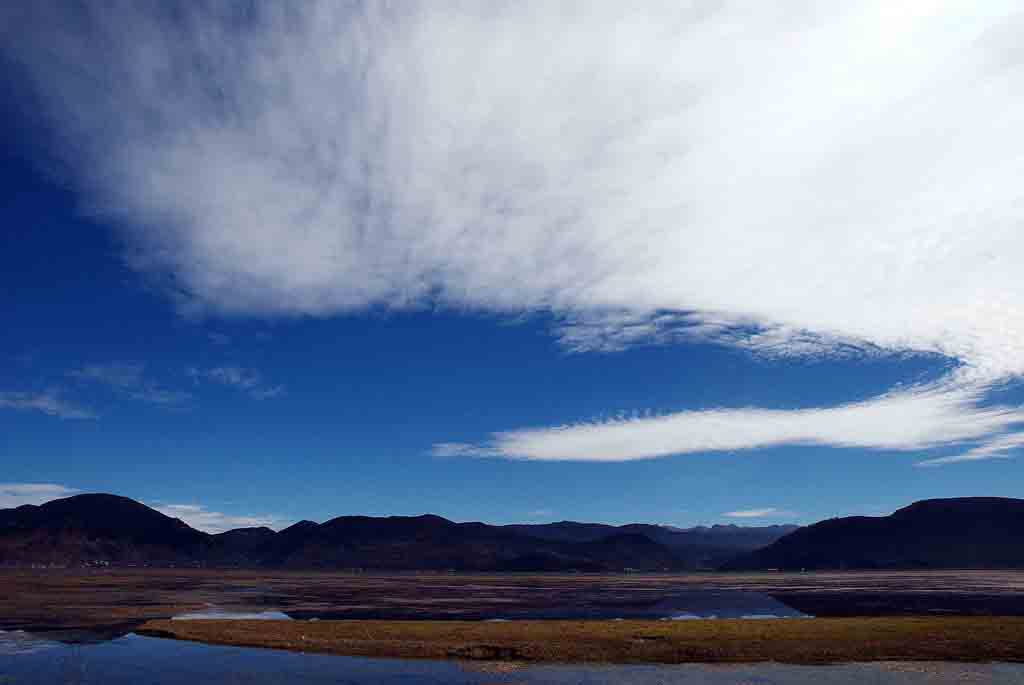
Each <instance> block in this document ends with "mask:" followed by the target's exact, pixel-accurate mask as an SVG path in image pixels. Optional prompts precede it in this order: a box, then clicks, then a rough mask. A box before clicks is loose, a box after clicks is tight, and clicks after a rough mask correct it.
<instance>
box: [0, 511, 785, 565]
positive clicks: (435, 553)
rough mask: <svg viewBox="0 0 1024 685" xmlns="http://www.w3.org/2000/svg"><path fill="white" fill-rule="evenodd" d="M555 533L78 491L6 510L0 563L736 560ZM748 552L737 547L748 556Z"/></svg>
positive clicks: (708, 543)
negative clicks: (229, 522)
mask: <svg viewBox="0 0 1024 685" xmlns="http://www.w3.org/2000/svg"><path fill="white" fill-rule="evenodd" d="M559 526H560V524H553V525H552V526H492V525H487V524H483V523H455V522H453V521H449V520H447V519H444V518H441V517H440V516H433V515H424V516H390V517H369V516H342V517H338V518H335V519H331V520H329V521H327V522H325V523H315V522H312V521H301V522H299V523H296V524H294V525H292V526H289V527H288V528H286V529H284V530H282V531H280V532H275V531H273V530H271V529H269V528H241V529H237V530H231V531H228V532H225V533H220V534H217V535H210V534H207V533H203V532H200V531H197V530H194V529H192V528H190V527H189V526H188V525H186V524H185V523H184V522H182V521H180V520H178V519H175V518H171V517H169V516H165V515H164V514H161V513H160V512H158V511H155V510H153V509H151V508H149V507H147V506H145V505H144V504H141V503H139V502H136V501H134V500H131V499H128V498H125V497H118V496H115V495H103V494H96V495H76V496H74V497H68V498H65V499H60V500H54V501H52V502H49V503H47V504H43V505H41V506H31V505H29V506H22V507H18V508H15V509H7V510H0V566H26V565H47V566H83V565H100V566H106V565H114V566H119V565H120V566H170V565H175V566H177V565H186V566H230V567H252V568H294V569H300V568H306V569H308V568H323V569H365V570H380V571H404V570H459V571H593V572H601V571H607V572H614V571H624V570H637V571H680V570H689V569H695V568H708V567H709V564H713V563H717V561H719V560H721V559H725V558H729V557H730V556H732V555H734V554H735V553H736V549H733V548H729V546H728V545H727V544H725V543H724V542H723V541H719V540H711V539H708V538H707V534H706V533H704V532H702V533H699V534H697V533H694V534H690V533H686V532H680V531H675V530H672V529H669V528H665V527H661V526H651V525H646V524H633V525H628V526H618V527H617V526H607V525H602V524H571V526H570V527H576V526H579V527H581V528H582V529H586V530H587V531H589V532H588V534H586V535H571V534H564V533H561V532H559V531H560V528H559ZM723 528H729V529H732V528H734V527H731V526H730V527H723ZM735 533H736V531H730V534H731V535H734V534H735ZM763 534H764V533H762V532H757V533H754V534H753V535H754V536H755V538H757V536H759V535H763ZM780 534H781V533H780ZM694 535H697V536H698V537H694ZM701 536H702V537H701ZM712 537H713V536H712ZM776 537H777V535H776ZM702 540H703V542H702ZM743 544H747V543H740V547H739V548H738V549H740V550H742V551H745V550H746V549H749V547H746V548H744V547H743Z"/></svg>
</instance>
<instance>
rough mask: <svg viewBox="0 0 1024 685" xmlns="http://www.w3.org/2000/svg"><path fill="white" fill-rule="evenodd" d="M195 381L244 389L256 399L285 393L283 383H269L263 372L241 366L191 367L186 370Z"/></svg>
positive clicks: (270, 397) (269, 397)
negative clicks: (265, 379)
mask: <svg viewBox="0 0 1024 685" xmlns="http://www.w3.org/2000/svg"><path fill="white" fill-rule="evenodd" d="M185 373H186V375H187V376H189V377H190V378H192V380H193V381H195V382H197V383H198V382H199V381H200V380H207V381H211V382H214V383H218V384H220V385H226V386H229V387H232V388H237V389H239V390H242V391H244V392H245V393H247V394H248V395H249V396H250V397H252V398H253V399H256V400H268V399H272V398H274V397H279V396H280V395H283V394H284V386H283V385H267V384H266V383H265V382H264V379H263V374H262V373H260V372H259V371H256V370H255V369H245V368H242V367H240V366H217V367H214V368H211V369H200V368H198V367H194V366H192V367H189V368H188V369H186V370H185Z"/></svg>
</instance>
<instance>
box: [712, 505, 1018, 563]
mask: <svg viewBox="0 0 1024 685" xmlns="http://www.w3.org/2000/svg"><path fill="white" fill-rule="evenodd" d="M1022 539H1024V500H1021V499H1013V498H1009V497H957V498H946V499H928V500H920V501H917V502H914V503H912V504H909V505H907V506H905V507H902V508H900V509H897V510H896V511H895V512H893V513H892V514H890V515H888V516H847V517H839V518H831V519H827V520H824V521H819V522H818V523H815V524H813V525H810V526H806V527H804V528H801V529H799V530H797V531H794V532H793V533H791V534H789V535H786V536H784V537H782V538H780V539H778V540H776V541H775V542H773V543H772V544H770V545H767V546H766V547H764V548H761V549H759V550H754V551H751V552H748V553H746V554H743V555H740V556H738V557H737V558H736V559H734V560H732V561H730V562H727V563H726V564H724V566H723V567H724V569H725V570H735V571H748V570H766V569H779V570H804V569H806V570H832V569H906V568H936V569H940V568H993V569H996V568H1024V546H1022V545H1021V544H1020V540H1022Z"/></svg>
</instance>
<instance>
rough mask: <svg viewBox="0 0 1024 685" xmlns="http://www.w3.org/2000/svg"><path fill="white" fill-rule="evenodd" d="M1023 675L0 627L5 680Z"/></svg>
mask: <svg viewBox="0 0 1024 685" xmlns="http://www.w3.org/2000/svg"><path fill="white" fill-rule="evenodd" d="M963 681H968V682H984V683H994V684H996V685H1001V684H1003V683H1006V684H1009V683H1020V682H1024V665H1021V664H918V663H895V664H893V663H883V664H847V665H841V666H786V665H781V664H749V665H739V666H707V665H700V664H688V665H682V666H657V665H649V666H637V665H622V666H614V665H593V666H575V665H554V666H522V665H516V664H507V663H500V664H479V663H473V664H464V663H458V662H451V661H411V660H400V659H363V658H355V657H332V656H323V655H308V654H297V653H290V652H281V651H275V650H269V649H247V648H238V647H217V646H208V645H201V644H195V643H188V642H176V641H174V640H161V639H157V638H147V637H141V636H138V635H134V634H131V635H127V636H125V637H121V638H118V639H115V640H112V641H109V642H106V643H101V644H85V645H82V644H79V645H68V644H64V643H61V642H55V641H49V640H45V639H40V638H37V637H34V636H29V635H27V634H22V633H17V632H8V633H2V632H0V683H12V684H17V685H43V684H45V685H55V684H60V683H76V684H78V685H128V684H131V685H138V684H139V683H147V684H150V685H194V684H195V683H204V684H209V685H238V684H240V683H245V684H247V685H272V684H273V685H277V684H283V683H308V684H310V685H321V684H323V685H327V684H328V683H331V684H332V685H338V684H340V683H378V684H381V685H408V684H411V683H416V684H425V685H432V684H434V683H437V684H440V683H453V684H455V685H487V684H490V685H562V684H569V683H587V684H588V685H606V684H607V685H612V684H613V683H615V684H619V683H626V684H633V685H654V684H655V683H660V684H666V683H701V684H707V685H735V684H739V683H759V684H762V685H774V684H776V683H779V684H781V683H787V684H789V683H792V684H795V685H812V684H815V685H817V684H819V683H820V684H824V685H853V684H859V683H865V682H868V683H877V684H878V685H889V684H890V683H892V684H896V683H900V684H904V683H907V684H909V685H918V684H921V685H926V684H932V683H949V682H963Z"/></svg>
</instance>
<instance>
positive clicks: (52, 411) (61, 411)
mask: <svg viewBox="0 0 1024 685" xmlns="http://www.w3.org/2000/svg"><path fill="white" fill-rule="evenodd" d="M0 409H20V410H22V411H38V412H42V413H43V414H47V415H49V416H56V417H58V418H61V419H95V418H98V417H99V414H97V413H96V412H94V411H93V410H92V409H89V408H88V407H84V406H81V405H79V404H76V403H74V402H71V401H69V400H66V399H64V398H63V396H62V393H61V392H60V391H59V390H54V389H50V390H45V391H43V392H0Z"/></svg>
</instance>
